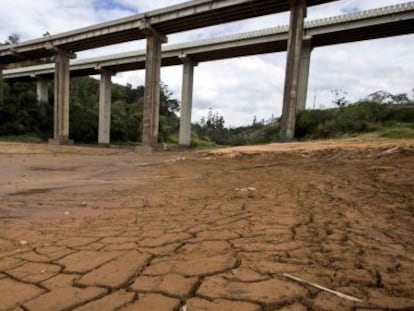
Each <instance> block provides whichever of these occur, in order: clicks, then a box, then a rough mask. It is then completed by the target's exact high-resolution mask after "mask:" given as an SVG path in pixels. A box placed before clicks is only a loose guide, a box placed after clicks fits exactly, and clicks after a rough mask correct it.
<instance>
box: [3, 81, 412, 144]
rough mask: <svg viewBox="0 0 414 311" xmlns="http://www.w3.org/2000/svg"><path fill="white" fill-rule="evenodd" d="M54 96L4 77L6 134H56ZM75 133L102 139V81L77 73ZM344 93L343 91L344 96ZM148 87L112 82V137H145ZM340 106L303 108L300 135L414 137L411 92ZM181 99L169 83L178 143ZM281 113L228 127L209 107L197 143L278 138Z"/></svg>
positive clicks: (167, 132) (168, 129)
mask: <svg viewBox="0 0 414 311" xmlns="http://www.w3.org/2000/svg"><path fill="white" fill-rule="evenodd" d="M49 88H50V89H49V100H48V102H46V103H39V102H38V101H37V99H36V97H37V96H36V85H35V83H34V82H25V83H23V82H15V83H11V84H9V83H4V103H3V105H0V136H3V137H4V136H13V137H15V136H30V137H36V138H38V139H40V140H47V139H48V138H50V137H52V135H53V89H52V83H51V84H50V85H49ZM70 94H71V96H70V137H71V138H72V139H74V140H75V141H76V142H78V143H96V142H97V139H98V119H99V108H98V105H99V81H97V80H95V79H92V78H76V79H72V82H71V92H70ZM338 98H339V97H338ZM143 100H144V87H142V86H138V87H132V86H131V85H127V86H121V85H117V84H114V85H113V86H112V113H111V141H112V142H113V143H137V142H140V141H141V135H142V119H143ZM334 103H335V104H336V105H337V108H333V109H324V110H307V111H303V112H301V113H299V114H298V116H297V122H296V137H297V138H298V139H299V140H306V139H325V138H333V137H342V136H350V135H359V134H362V133H370V132H378V133H379V134H380V135H382V136H385V137H413V138H414V102H413V100H412V99H410V98H409V97H408V96H407V95H406V94H397V95H393V94H391V93H388V92H376V93H374V94H371V95H370V96H368V97H367V98H366V99H365V100H362V101H359V102H357V103H353V104H351V103H349V102H348V101H346V100H345V99H344V98H342V97H340V98H339V100H337V99H336V100H335V102H334ZM179 108H180V106H179V102H178V101H177V100H176V99H174V98H173V97H172V94H171V92H170V91H169V90H168V88H167V87H166V86H163V87H162V90H161V106H160V142H161V143H169V144H177V143H178V131H179V118H178V116H177V113H178V111H179ZM278 136H279V119H275V118H274V117H271V118H270V119H269V120H266V121H265V120H261V121H257V119H256V118H255V117H254V118H253V122H252V123H251V124H250V125H246V126H241V127H227V126H226V124H225V120H224V118H223V116H220V115H219V114H218V113H217V112H214V111H212V110H210V111H209V113H208V115H207V116H206V117H205V118H202V119H201V120H200V122H198V123H196V124H193V125H192V145H193V147H211V146H214V145H231V146H234V145H250V144H264V143H270V142H273V141H277V138H278Z"/></svg>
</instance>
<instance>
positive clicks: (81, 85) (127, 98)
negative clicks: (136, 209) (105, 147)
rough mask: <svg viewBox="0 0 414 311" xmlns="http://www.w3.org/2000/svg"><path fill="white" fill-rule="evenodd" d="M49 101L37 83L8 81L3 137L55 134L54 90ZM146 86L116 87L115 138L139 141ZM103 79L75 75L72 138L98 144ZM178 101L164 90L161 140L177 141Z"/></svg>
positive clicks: (0, 112)
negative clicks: (39, 93) (40, 98)
mask: <svg viewBox="0 0 414 311" xmlns="http://www.w3.org/2000/svg"><path fill="white" fill-rule="evenodd" d="M49 88H50V89H49V100H48V102H46V103H41V102H38V101H37V95H36V85H35V83H34V82H24V83H23V82H15V83H11V84H9V83H4V87H3V92H4V103H3V105H1V106H0V136H22V135H25V136H32V137H33V136H34V137H39V138H40V139H42V140H46V139H47V138H50V137H52V136H53V89H52V84H50V86H49ZM143 97H144V87H142V86H138V87H136V88H134V87H132V86H131V85H127V86H121V85H117V84H114V85H113V86H112V115H111V140H112V141H113V142H133V143H135V142H139V141H141V134H142V115H143ZM98 105H99V81H97V80H95V79H92V78H75V79H72V81H71V91H70V117H69V118H70V137H71V138H72V139H74V140H75V141H76V142H79V143H96V142H97V140H98V120H99V107H98ZM178 109H179V104H178V101H177V100H175V99H173V98H171V93H170V92H169V91H168V88H167V87H166V86H163V87H162V90H161V105H160V141H161V142H167V141H170V140H173V138H172V136H173V135H174V134H176V133H177V132H178V127H179V119H178V117H177V115H176V112H177V111H178Z"/></svg>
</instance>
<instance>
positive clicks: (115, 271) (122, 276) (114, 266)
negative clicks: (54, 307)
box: [76, 251, 151, 288]
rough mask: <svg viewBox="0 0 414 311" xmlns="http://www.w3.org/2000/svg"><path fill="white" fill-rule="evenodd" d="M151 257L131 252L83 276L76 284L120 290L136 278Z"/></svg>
mask: <svg viewBox="0 0 414 311" xmlns="http://www.w3.org/2000/svg"><path fill="white" fill-rule="evenodd" d="M150 259H151V256H150V255H148V254H140V253H138V252H137V251H131V252H128V253H127V254H125V255H123V256H121V257H119V258H117V259H115V260H113V261H110V262H108V263H106V264H104V265H103V266H101V267H99V268H97V269H95V270H93V271H91V272H89V273H88V274H86V275H84V276H83V277H82V278H80V279H79V280H78V281H76V283H77V284H79V285H82V286H105V287H111V288H120V287H122V286H124V285H126V284H128V282H129V281H130V280H131V278H133V277H134V276H136V275H137V274H138V273H139V272H140V271H141V270H142V269H143V268H144V267H145V266H146V265H147V263H148V261H149V260H150Z"/></svg>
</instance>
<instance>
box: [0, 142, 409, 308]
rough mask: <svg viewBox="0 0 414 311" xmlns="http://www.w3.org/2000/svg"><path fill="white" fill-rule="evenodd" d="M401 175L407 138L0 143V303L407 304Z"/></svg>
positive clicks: (405, 171)
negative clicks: (200, 145) (203, 148)
mask: <svg viewBox="0 0 414 311" xmlns="http://www.w3.org/2000/svg"><path fill="white" fill-rule="evenodd" d="M413 185H414V142H413V141H409V140H405V141H404V140H399V141H377V142H371V143H367V142H358V141H343V142H338V141H337V142H324V143H308V144H289V145H271V146H258V147H245V148H233V149H224V150H215V151H209V152H179V153H173V152H170V153H164V154H155V155H152V156H143V155H137V154H135V153H131V152H129V151H127V150H112V149H92V148H80V147H61V148H58V147H54V146H41V145H21V144H0V198H1V200H0V229H1V230H0V311H8V310H10V311H12V310H25V311H37V310H47V311H51V310H61V311H65V310H77V311H87V310H108V311H112V310H138V311H141V310H160V311H174V310H175V311H178V310H187V311H196V310H200V311H210V310H211V311H213V310H218V311H220V310H223V311H230V310H237V311H275V310H285V311H288V310H291V311H294V310H297V311H302V310H359V311H362V310H414V268H413V267H414V191H413V190H414V188H413V187H414V186H413ZM284 273H289V274H291V275H294V276H296V277H299V278H301V279H303V280H306V281H308V282H313V283H316V284H318V285H321V286H324V287H327V288H329V289H332V290H335V291H338V292H340V293H344V294H347V295H351V296H354V297H357V298H360V299H362V302H351V301H347V300H345V299H342V298H340V297H337V296H335V295H333V294H332V293H328V292H326V291H322V290H320V289H317V288H315V287H312V286H310V285H307V284H305V283H298V282H295V281H293V280H291V279H288V278H286V277H284V276H283V274H284Z"/></svg>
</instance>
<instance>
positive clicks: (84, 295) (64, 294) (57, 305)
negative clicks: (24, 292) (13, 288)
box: [23, 287, 106, 311]
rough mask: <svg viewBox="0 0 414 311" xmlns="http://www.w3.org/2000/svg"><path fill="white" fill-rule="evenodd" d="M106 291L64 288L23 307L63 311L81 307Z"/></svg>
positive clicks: (41, 310) (92, 288)
mask: <svg viewBox="0 0 414 311" xmlns="http://www.w3.org/2000/svg"><path fill="white" fill-rule="evenodd" d="M105 294H106V290H105V289H103V288H96V287H89V288H85V289H83V288H74V287H65V288H59V289H56V290H53V291H51V292H49V293H46V294H44V295H41V296H39V297H38V298H36V299H34V300H31V301H29V302H26V303H24V304H23V307H24V308H25V309H28V310H36V311H51V310H53V311H64V310H69V309H73V308H76V307H78V306H81V305H83V304H85V303H87V302H89V301H92V300H94V299H97V298H100V297H103V296H104V295H105Z"/></svg>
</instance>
